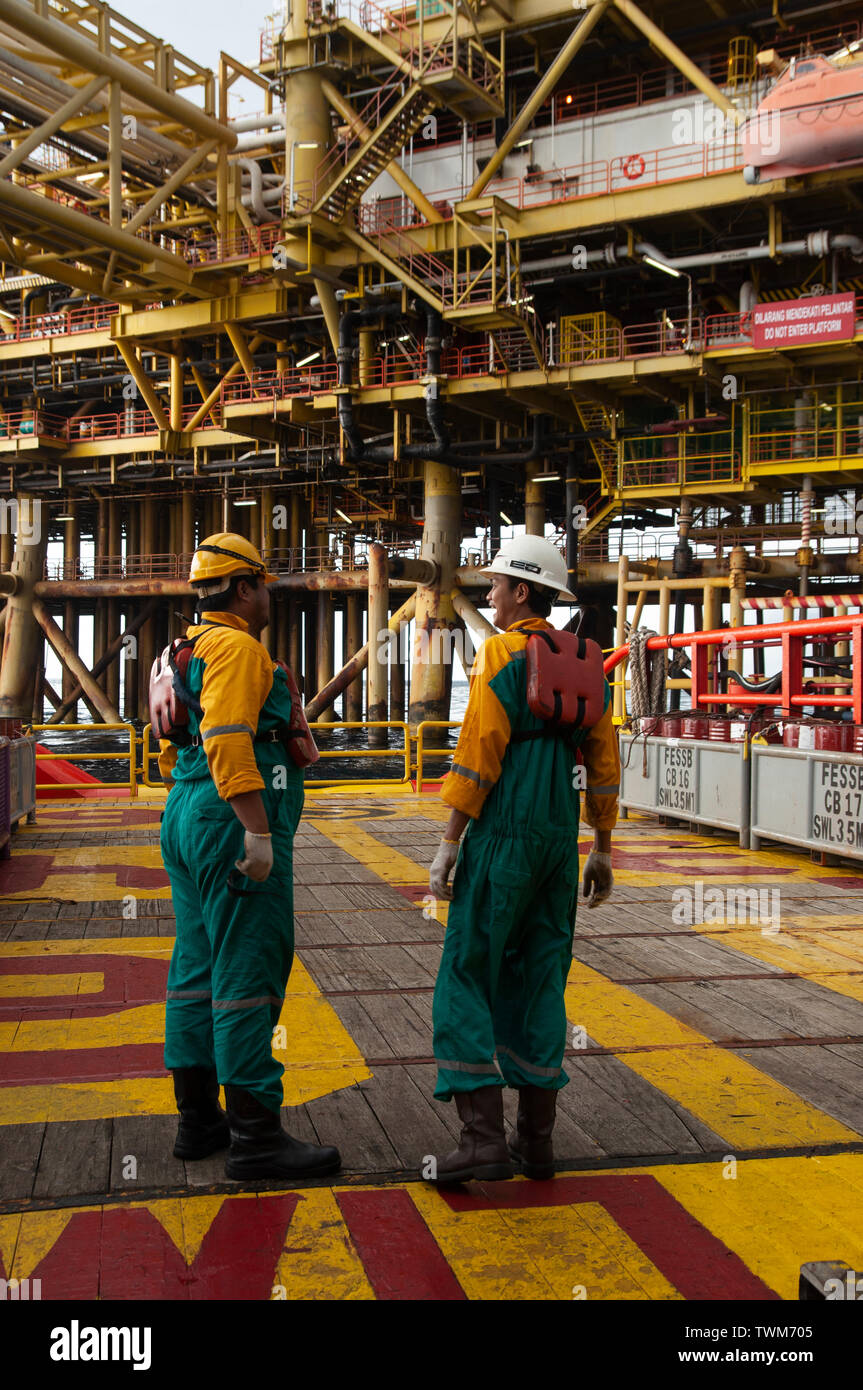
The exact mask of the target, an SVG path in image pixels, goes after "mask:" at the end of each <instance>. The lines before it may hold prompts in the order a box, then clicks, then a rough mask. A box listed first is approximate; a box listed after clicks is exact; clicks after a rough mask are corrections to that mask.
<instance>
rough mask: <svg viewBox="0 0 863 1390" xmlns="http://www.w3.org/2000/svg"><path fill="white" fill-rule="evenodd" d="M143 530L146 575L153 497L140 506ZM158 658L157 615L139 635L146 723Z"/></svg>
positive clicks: (153, 532) (153, 526)
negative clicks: (151, 675)
mask: <svg viewBox="0 0 863 1390" xmlns="http://www.w3.org/2000/svg"><path fill="white" fill-rule="evenodd" d="M138 507H139V516H140V528H141V562H142V568H143V569H144V572H145V573H146V570H147V562H148V560H149V558H150V557H151V556H152V555H153V553H154V550H155V546H156V503H155V501H154V500H153V498H151V497H146V498H144V499H143V500H142V501H141V502H140V503H139V504H138ZM155 656H156V615H155V614H153V616H152V617H150V618H148V619H147V621H146V622H145V623H144V625H143V627H142V628H141V629H140V631H139V633H138V718H139V719H142V720H143V721H144V723H146V722H147V720H148V719H149V717H150V711H149V701H148V698H147V696H148V690H149V684H150V668H151V666H152V665H153V661H154V660H155Z"/></svg>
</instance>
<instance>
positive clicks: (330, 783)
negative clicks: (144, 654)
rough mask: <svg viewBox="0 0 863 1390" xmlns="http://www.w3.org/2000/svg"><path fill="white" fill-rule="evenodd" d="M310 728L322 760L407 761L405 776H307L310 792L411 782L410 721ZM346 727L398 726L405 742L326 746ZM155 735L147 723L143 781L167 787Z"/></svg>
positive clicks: (341, 723) (385, 727) (342, 724)
mask: <svg viewBox="0 0 863 1390" xmlns="http://www.w3.org/2000/svg"><path fill="white" fill-rule="evenodd" d="M88 727H90V726H88ZM93 727H101V726H93ZM105 727H108V726H105ZM309 728H310V729H311V730H312V733H313V735H315V736H316V737H317V739H318V742H319V744H320V745H321V746H319V749H318V751H319V752H320V755H321V760H322V761H323V760H324V759H327V760H329V761H339V760H341V761H342V762H344V761H346V760H347V761H350V762H353V761H356V760H357V759H359V760H363V759H366V758H389V759H395V758H400V759H401V760H402V762H403V768H404V770H403V772H402V775H401V777H375V778H352V779H348V780H340V779H333V778H319V777H314V778H312V777H310V776H308V775H307V777H306V781H305V789H306V791H307V792H315V791H327V790H333V789H334V788H339V787H344V788H361V787H375V788H380V787H403V786H406V785H407V784H408V783H409V782H410V780H411V732H410V725H408V724H406V723H405V722H404V721H403V720H399V719H373V720H369V721H368V722H365V721H362V720H359V721H352V720H348V721H344V720H340V721H339V722H338V723H333V724H328V723H323V722H321V721H318V722H316V723H314V724H310V725H309ZM345 729H387V730H389V729H398V730H399V731H400V732H401V735H402V739H401V744H400V745H399V746H397V747H394V748H390V747H385V748H327V747H325V746H323V745H324V743H325V740H326V737H327V736H330V735H332V734H334V733H341V732H342V731H343V730H345ZM151 736H152V727H151V725H149V724H146V725H145V726H144V731H143V733H142V735H141V747H142V750H143V752H142V759H141V768H140V775H141V780H142V782H143V784H144V785H145V786H146V787H155V788H158V787H162V786H164V783H163V781H162V778H161V776H160V777H159V779H158V781H156V780H154V779H153V778H151V776H150V765H151V764H152V762H153V761H154V760H156V759H157V758H158V756H159V750H158V749H156V750H155V751H153V750H152V749H151V748H150V739H151ZM84 756H87V755H84ZM133 795H134V793H133Z"/></svg>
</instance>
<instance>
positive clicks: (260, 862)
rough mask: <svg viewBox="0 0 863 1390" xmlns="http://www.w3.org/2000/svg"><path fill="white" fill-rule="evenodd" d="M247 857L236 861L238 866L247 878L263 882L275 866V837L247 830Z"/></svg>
mask: <svg viewBox="0 0 863 1390" xmlns="http://www.w3.org/2000/svg"><path fill="white" fill-rule="evenodd" d="M245 850H246V857H245V859H238V860H237V861H236V864H237V868H238V869H239V871H240V873H241V874H245V875H246V878H251V879H254V881H255V883H263V882H264V880H265V879H266V878H269V874H270V869H271V868H272V867H273V837H272V835H270V834H267V835H256V834H255V832H254V831H253V830H247V831H246V842H245Z"/></svg>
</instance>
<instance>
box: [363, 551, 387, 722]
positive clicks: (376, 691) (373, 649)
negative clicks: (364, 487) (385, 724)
mask: <svg viewBox="0 0 863 1390" xmlns="http://www.w3.org/2000/svg"><path fill="white" fill-rule="evenodd" d="M368 601H369V602H368V606H369V630H368V642H369V664H368V699H369V708H368V718H369V721H370V722H372V721H374V720H385V719H386V717H387V678H388V676H389V626H388V624H389V562H388V560H387V552H386V548H385V547H384V546H382V545H379V544H378V543H377V542H375V543H374V545H371V546H370V547H369V594H368ZM386 735H387V731H386V729H370V730H369V742H370V744H371V746H372V747H373V748H382V747H384V746H385V745H386V741H387V738H386Z"/></svg>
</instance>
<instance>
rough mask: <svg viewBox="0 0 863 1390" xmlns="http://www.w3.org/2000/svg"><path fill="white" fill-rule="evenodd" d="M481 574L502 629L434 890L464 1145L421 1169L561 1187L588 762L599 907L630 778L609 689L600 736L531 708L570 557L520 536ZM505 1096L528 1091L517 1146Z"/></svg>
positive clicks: (492, 650)
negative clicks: (555, 726)
mask: <svg viewBox="0 0 863 1390" xmlns="http://www.w3.org/2000/svg"><path fill="white" fill-rule="evenodd" d="M482 572H483V573H484V574H487V575H489V576H490V578H491V580H492V584H491V591H490V594H489V604H490V606H491V608H492V610H493V613H494V621H495V624H496V626H497V627H498V628H500V629H501V631H500V632H499V633H497V634H495V635H494V636H492V637H489V638H488V640H487V641H486V642H485V643H484V644H483V646H482V648H481V649H480V651H479V653H478V655H477V661H476V663H475V666H474V670H473V672H472V674H471V683H470V695H469V699H468V706H467V710H466V713H465V717H464V724H463V726H462V731H461V735H460V737H459V741H458V745H457V747H456V750H455V753H454V755H453V762H452V769H451V771H450V772H449V774H448V775H447V777H446V779H445V780H444V783H443V787H442V790H441V796H442V799H443V800H444V801H445V802H446V803H447V805H449V806H450V807H451V808H452V810H451V814H450V817H449V821H448V823H447V825H446V829H445V832H444V836H443V839H442V840H441V843H440V847H439V849H438V852H437V855H436V857H435V860H434V862H433V864H432V867H431V874H430V879H429V887H430V890H431V892H432V893H433V894H434V895H435V897H436V898H448V899H451V902H450V907H449V917H448V922H447V930H446V936H445V939H444V948H443V956H442V959H441V964H440V970H439V973H438V977H437V983H436V986H435V993H434V1006H433V1018H434V1055H435V1060H436V1062H437V1067H438V1079H437V1087H436V1089H435V1097H436V1098H437V1099H438V1100H445V1101H446V1100H450V1099H452V1098H453V1097H454V1098H455V1101H456V1105H457V1107H458V1111H459V1117H460V1119H461V1121H462V1126H463V1128H462V1133H461V1142H460V1144H459V1147H458V1149H457V1150H455V1151H454V1152H453V1153H451V1154H449V1155H448V1156H447V1157H445V1158H439V1159H436V1160H435V1164H433V1165H430V1166H429V1171H428V1173H424V1176H427V1177H428V1178H429V1179H430V1180H432V1181H438V1182H441V1183H452V1182H461V1181H465V1180H467V1179H468V1178H471V1177H476V1178H507V1177H511V1176H512V1175H513V1167H512V1159H513V1158H515V1159H517V1160H518V1161H519V1162H520V1163H521V1164H522V1166H523V1171H524V1172H525V1174H526V1175H527V1176H528V1177H532V1178H546V1177H551V1176H552V1173H553V1171H554V1168H553V1151H552V1144H551V1134H552V1129H553V1127H554V1121H555V1104H556V1099H557V1092H558V1090H560V1089H561V1088H562V1087H563V1086H565V1085H566V1084H567V1082H568V1080H569V1078H568V1077H567V1074H566V1072H565V1071H564V1070H563V1066H562V1062H563V1055H564V1049H565V1044H566V1012H565V1008H564V987H565V984H566V979H567V974H568V972H569V967H570V963H571V959H572V940H573V930H574V926H575V911H576V905H577V901H578V887H579V864H578V830H579V809H580V796H579V789H580V786H581V785H582V776H581V775H580V774H581V771H582V770H581V769H579V768H578V767H577V759H578V758H580V759H582V760H583V763H584V771H585V772H586V797H585V801H586V807H585V810H586V818H587V820H588V822H589V823H590V824H591V825H592V826H593V828H594V844H593V849H592V850H591V852H590V854H589V855H588V858H587V863H586V865H585V869H584V876H583V886H584V893H585V896H586V897H588V906H589V907H595V906H596V905H597V904H598V903H601V902H603V901H604V900H605V899H606V898H607V897H608V896H609V894H610V892H611V890H612V885H613V876H612V869H611V832H612V829H613V827H614V825H615V824H616V821H617V795H618V789H619V781H620V760H619V756H618V746H617V736H616V732H615V730H614V727H613V724H612V717H611V703H610V691H609V688H608V683H607V682H606V681H604V682H603V686H604V711H603V714H602V717H601V719H600V720H599V722H598V723H597V724H595V725H594V727H592V728H589V729H586V728H580V729H577V730H576V731H575V732H572V731H570V732H568V733H566V734H564V732H563V731H559V733H560V736H558V735H556V734H555V735H553V736H545V735H546V734H549V733H550V730H549V729H548V727H547V726H545V725H543V722H542V720H540V719H539V718H538V717H537V716H536V715H535V714H533V713H531V711H530V709H529V707H528V703H527V690H526V676H525V670H526V661H525V653H526V647H527V643H528V639H529V637H530V634H531V633H533V632H541V631H543V630H545V629H550V628H551V624H550V623H549V622H548V621H547V619H548V615H549V614H550V612H551V609H552V606H553V605H554V603H555V602H556V601H557V600H558V597H560V598H561V599H563V600H564V601H565V602H570V603H571V602H573V600H574V597H575V596H574V595H573V594H572V593H571V592H570V591H569V589H568V576H567V572H566V567H565V564H564V561H563V559H562V557H561V555H560V553H559V552H558V551H557V549H556V548H555V546H554V545H552V543H551V542H550V541H547V540H543V539H541V538H540V537H537V536H522V537H520V538H518V539H516V540H513V541H510V542H508V543H507V544H506V545H504V546H503V547H502V548H501V550H500V551H499V552H498V554H497V555H496V556H495V558H494V561H493V563H492V564H491V565H490V566H489V567H488V569H486V570H483V571H482ZM465 827H467V831H466V833H465V834H464V837H463V838H462V832H463V831H465ZM454 867H455V875H454V878H453V883H452V888H450V887H449V883H448V880H449V875H450V873H451V871H452V870H453V868H454ZM504 1086H511V1087H514V1088H516V1089H517V1090H518V1093H519V1109H518V1129H517V1134H516V1136H515V1137H514V1138H513V1140H512V1143H511V1146H510V1148H509V1149H508V1146H507V1141H506V1138H505V1134H504V1127H503V1103H502V1088H503V1087H504Z"/></svg>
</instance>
